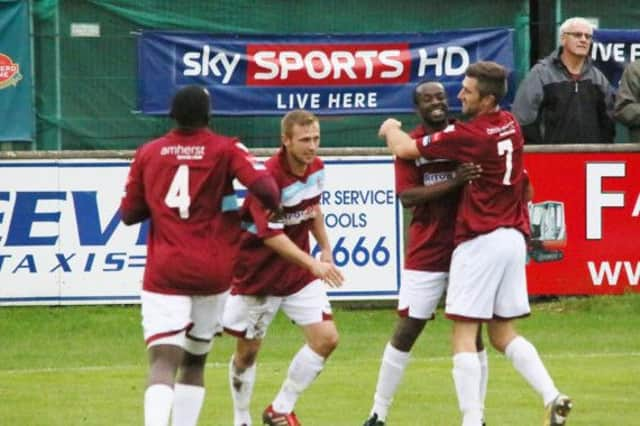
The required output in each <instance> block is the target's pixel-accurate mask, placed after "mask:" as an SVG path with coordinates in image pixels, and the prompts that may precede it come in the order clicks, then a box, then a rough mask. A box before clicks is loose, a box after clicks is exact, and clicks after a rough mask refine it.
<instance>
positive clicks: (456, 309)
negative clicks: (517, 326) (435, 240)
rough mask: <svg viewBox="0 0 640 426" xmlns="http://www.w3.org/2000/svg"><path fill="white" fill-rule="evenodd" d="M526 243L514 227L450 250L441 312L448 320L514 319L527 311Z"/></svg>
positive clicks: (499, 229) (493, 232)
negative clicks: (447, 277) (443, 305)
mask: <svg viewBox="0 0 640 426" xmlns="http://www.w3.org/2000/svg"><path fill="white" fill-rule="evenodd" d="M526 257H527V253H526V243H525V240H524V236H523V235H522V233H521V232H520V231H518V230H516V229H514V228H498V229H496V230H494V231H492V232H490V233H488V234H483V235H480V236H478V237H476V238H474V239H472V240H469V241H465V242H463V243H461V244H460V245H459V246H458V247H456V249H455V250H454V251H453V257H452V259H451V270H450V275H449V289H448V291H447V300H446V307H445V312H446V314H447V317H449V318H452V319H462V320H464V319H476V320H489V319H492V318H505V319H507V318H517V317H522V316H526V315H528V314H529V313H530V307H529V296H528V293H527V277H526V273H525V264H526Z"/></svg>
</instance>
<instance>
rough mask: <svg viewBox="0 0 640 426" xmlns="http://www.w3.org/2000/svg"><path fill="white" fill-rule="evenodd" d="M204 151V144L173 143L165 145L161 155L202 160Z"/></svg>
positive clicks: (179, 158)
mask: <svg viewBox="0 0 640 426" xmlns="http://www.w3.org/2000/svg"><path fill="white" fill-rule="evenodd" d="M204 152H205V146H204V145H194V146H184V145H171V146H165V147H163V148H162V150H161V151H160V155H174V156H175V157H176V158H177V159H178V160H202V158H203V157H204Z"/></svg>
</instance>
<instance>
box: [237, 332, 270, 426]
mask: <svg viewBox="0 0 640 426" xmlns="http://www.w3.org/2000/svg"><path fill="white" fill-rule="evenodd" d="M261 344H262V340H261V339H245V338H243V337H238V340H237V342H236V351H235V353H234V354H233V356H232V357H231V361H230V362H229V387H230V389H231V397H232V399H233V419H234V420H233V421H234V423H233V424H234V426H242V425H245V426H251V424H252V423H251V415H250V412H249V408H250V405H251V396H252V394H253V385H254V384H255V381H256V358H257V356H258V352H259V351H260V346H261Z"/></svg>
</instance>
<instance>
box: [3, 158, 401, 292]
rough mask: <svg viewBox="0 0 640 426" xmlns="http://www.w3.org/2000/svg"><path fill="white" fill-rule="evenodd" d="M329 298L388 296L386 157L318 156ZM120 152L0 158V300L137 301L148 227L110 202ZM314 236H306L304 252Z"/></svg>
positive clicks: (396, 265) (394, 250) (392, 222)
mask: <svg viewBox="0 0 640 426" xmlns="http://www.w3.org/2000/svg"><path fill="white" fill-rule="evenodd" d="M324 160H325V164H326V176H327V184H326V188H325V189H324V192H323V195H322V207H323V211H324V213H325V223H326V225H327V231H328V233H329V237H330V239H331V242H332V245H333V246H334V260H335V262H336V264H338V265H339V266H340V267H341V269H342V271H343V273H344V275H345V277H346V283H345V285H344V287H342V288H340V289H330V291H329V295H330V297H331V299H332V300H354V299H384V298H393V297H395V296H396V295H397V290H398V287H399V276H400V270H401V265H402V251H403V250H402V249H401V248H402V247H403V243H402V209H401V207H400V206H399V204H398V202H397V200H396V197H395V193H394V179H393V163H392V160H391V158H390V157H343V158H329V157H327V158H325V159H324ZM128 168H129V161H126V160H91V159H89V160H57V161H56V160H53V161H52V160H45V161H34V160H29V161H27V160H11V161H8V160H6V161H5V160H3V161H0V182H1V183H0V305H29V304H49V305H56V304H65V305H66V304H102V303H138V302H139V296H138V294H139V291H140V288H141V282H142V274H143V270H144V262H145V255H146V249H145V241H146V232H147V225H146V224H142V225H135V226H125V225H124V224H122V223H121V222H120V218H119V215H118V205H119V203H120V198H121V197H122V194H123V189H124V183H125V180H126V176H127V172H128ZM314 248H315V244H312V251H313V249H314Z"/></svg>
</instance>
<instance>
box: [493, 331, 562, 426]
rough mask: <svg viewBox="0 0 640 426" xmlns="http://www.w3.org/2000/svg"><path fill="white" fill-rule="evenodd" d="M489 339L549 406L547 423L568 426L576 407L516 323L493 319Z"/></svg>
mask: <svg viewBox="0 0 640 426" xmlns="http://www.w3.org/2000/svg"><path fill="white" fill-rule="evenodd" d="M489 339H490V340H491V344H492V345H493V346H494V347H495V348H496V349H497V350H499V351H500V352H503V353H504V354H505V355H506V356H507V358H509V360H510V361H511V364H513V367H514V368H515V369H516V371H518V373H520V375H521V376H522V377H523V378H524V379H525V380H526V381H527V382H528V383H529V385H530V386H531V387H532V388H533V389H534V390H535V391H536V392H538V394H539V395H540V396H541V397H542V400H543V402H544V406H545V407H546V412H545V422H547V423H546V424H550V425H554V424H556V425H562V424H564V423H565V419H566V416H567V415H568V414H569V411H570V410H571V407H572V403H571V400H570V399H569V398H568V397H567V396H565V395H562V394H561V393H560V392H559V391H558V388H556V386H555V384H554V383H553V379H551V376H550V375H549V372H548V371H547V369H546V368H545V366H544V364H543V362H542V360H541V359H540V355H539V354H538V351H537V350H536V348H535V347H534V346H533V345H532V344H531V343H530V342H529V341H528V340H527V339H525V338H524V337H522V336H520V335H518V333H517V332H516V330H515V326H514V324H513V321H512V320H493V321H491V322H489ZM554 404H555V406H556V407H554ZM556 412H557V413H556ZM554 413H555V420H554V418H553V417H554Z"/></svg>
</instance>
